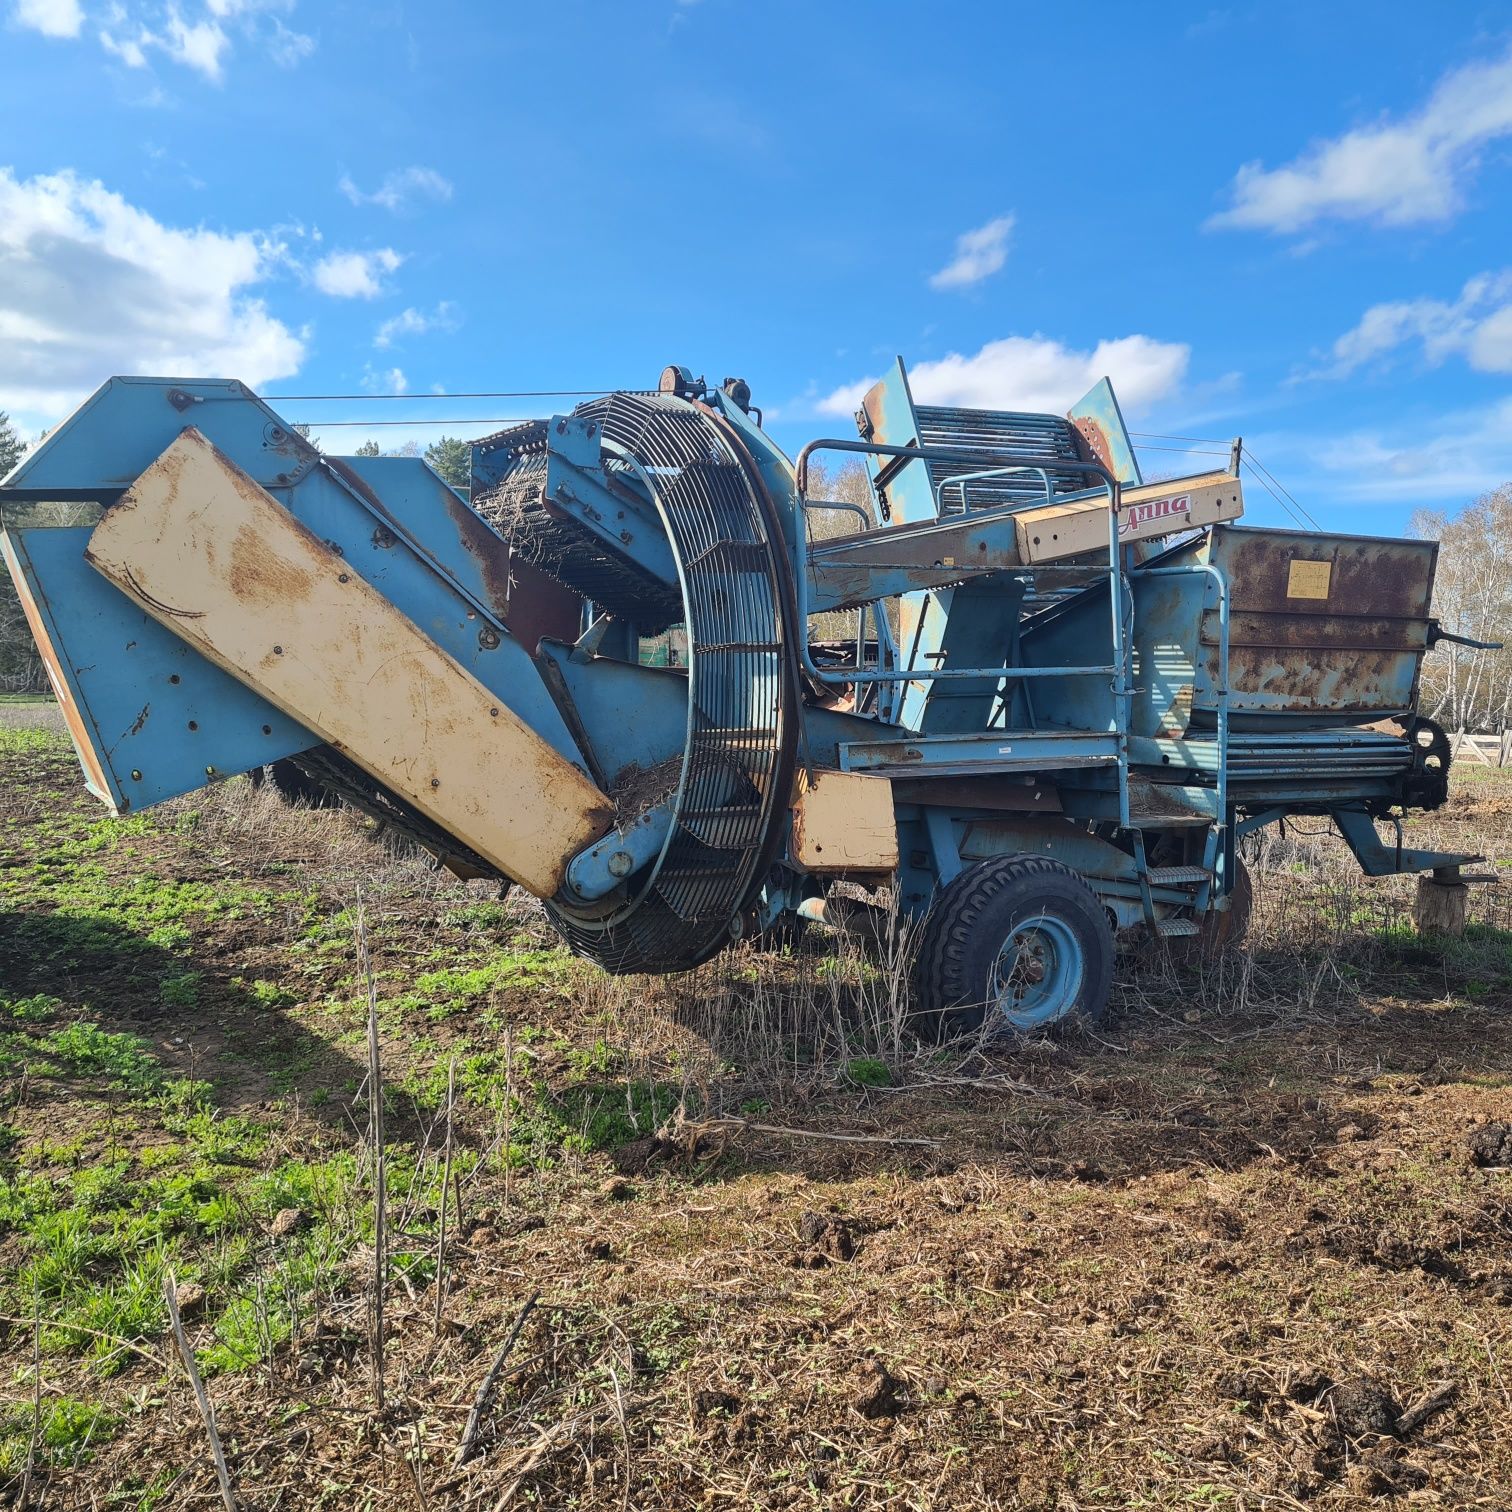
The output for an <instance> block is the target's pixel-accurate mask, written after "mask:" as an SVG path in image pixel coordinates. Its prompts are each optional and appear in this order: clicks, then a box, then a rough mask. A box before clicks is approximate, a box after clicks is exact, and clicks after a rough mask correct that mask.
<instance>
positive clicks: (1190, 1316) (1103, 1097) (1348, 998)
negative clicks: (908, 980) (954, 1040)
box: [0, 729, 1512, 1512]
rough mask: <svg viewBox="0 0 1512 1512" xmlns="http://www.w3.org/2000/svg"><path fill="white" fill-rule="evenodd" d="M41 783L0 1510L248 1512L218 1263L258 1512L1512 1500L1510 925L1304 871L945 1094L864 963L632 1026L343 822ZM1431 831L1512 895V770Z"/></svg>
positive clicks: (451, 886) (1499, 904)
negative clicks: (221, 1469)
mask: <svg viewBox="0 0 1512 1512" xmlns="http://www.w3.org/2000/svg"><path fill="white" fill-rule="evenodd" d="M0 756H3V758H4V762H5V772H6V780H5V782H4V784H3V789H0V1071H3V1074H4V1107H3V1110H0V1119H3V1123H0V1348H3V1350H4V1352H5V1356H6V1358H5V1360H4V1368H3V1373H0V1379H3V1383H4V1384H3V1386H0V1394H3V1402H0V1481H3V1484H4V1485H5V1486H7V1487H8V1490H6V1491H0V1500H3V1499H4V1497H6V1496H8V1497H9V1498H10V1504H12V1505H19V1504H21V1503H22V1502H23V1501H24V1502H25V1503H26V1504H27V1505H30V1506H32V1507H48V1508H55V1509H63V1508H75V1507H77V1508H86V1507H87V1508H100V1509H105V1508H110V1509H116V1508H134V1509H147V1508H154V1507H157V1508H178V1507H202V1508H211V1507H216V1506H220V1505H222V1502H221V1497H220V1492H219V1491H218V1489H217V1481H216V1472H215V1468H214V1466H213V1463H212V1457H211V1445H210V1438H209V1435H208V1433H207V1431H206V1428H205V1425H204V1423H203V1421H202V1418H201V1416H200V1413H199V1412H198V1410H197V1409H196V1406H195V1401H194V1397H193V1395H192V1394H191V1392H190V1389H189V1386H188V1384H187V1381H186V1376H185V1371H184V1368H183V1365H182V1363H181V1361H180V1358H179V1355H178V1353H177V1351H176V1349H175V1345H174V1340H173V1336H172V1334H171V1333H170V1332H169V1331H168V1328H167V1323H166V1316H165V1308H164V1302H163V1288H164V1280H165V1277H166V1276H167V1275H169V1274H170V1273H171V1274H172V1276H173V1277H174V1279H175V1282H176V1286H177V1294H178V1298H179V1305H180V1308H181V1310H182V1312H183V1315H184V1328H185V1330H186V1334H187V1337H188V1339H189V1341H190V1342H191V1344H192V1346H193V1349H194V1351H195V1353H196V1356H197V1359H198V1363H199V1368H200V1370H201V1371H202V1372H203V1374H204V1377H205V1387H206V1391H207V1393H208V1397H209V1399H210V1401H211V1402H212V1403H213V1407H214V1412H215V1416H216V1419H217V1422H218V1426H219V1438H220V1440H221V1442H222V1444H223V1446H224V1454H225V1460H226V1466H227V1476H228V1479H229V1482H230V1485H231V1487H232V1488H233V1494H234V1498H235V1504H236V1505H237V1506H239V1507H242V1508H245V1509H268V1512H271V1509H274V1508H280V1509H289V1512H303V1509H314V1508H333V1509H334V1508H416V1509H442V1508H447V1509H451V1508H457V1509H461V1508H478V1509H495V1508H505V1507H511V1506H519V1507H549V1508H588V1509H599V1508H602V1509H611V1508H617V1509H624V1508H662V1507H667V1508H673V1507H676V1508H682V1507H704V1508H730V1509H740V1508H747V1507H754V1508H773V1509H776V1508H795V1509H796V1508H842V1507H843V1508H857V1507H864V1508H883V1507H887V1508H1005V1509H1006V1508H1057V1509H1072V1508H1125V1507H1140V1508H1155V1507H1161V1508H1164V1507H1171V1508H1175V1507H1181V1508H1191V1507H1222V1508H1261V1507H1267V1508H1269V1507H1282V1508H1296V1507H1305V1508H1313V1507H1319V1508H1324V1507H1326V1508H1339V1507H1357V1506H1358V1507H1365V1506H1371V1507H1382V1508H1384V1507H1393V1506H1402V1507H1406V1506H1414V1507H1416V1506H1442V1507H1454V1508H1460V1507H1486V1508H1512V1490H1509V1488H1512V1395H1509V1391H1512V1358H1509V1357H1508V1352H1507V1350H1508V1342H1509V1336H1512V1327H1509V1324H1512V1172H1509V1171H1508V1169H1507V1167H1509V1166H1512V1133H1509V1132H1508V1127H1507V1126H1508V1125H1512V1091H1509V1073H1512V1018H1509V1009H1512V933H1509V932H1508V931H1509V926H1512V917H1509V905H1508V902H1507V900H1506V899H1505V898H1504V896H1503V895H1502V894H1501V893H1500V892H1499V891H1498V890H1497V889H1493V888H1488V889H1484V890H1481V891H1480V892H1478V893H1477V895H1476V898H1475V902H1474V911H1475V918H1476V919H1477V923H1476V925H1475V926H1474V927H1473V928H1472V930H1471V932H1470V936H1469V937H1467V939H1466V940H1464V941H1462V942H1457V943H1455V944H1453V945H1452V946H1450V947H1449V948H1448V949H1447V950H1444V949H1440V948H1438V947H1436V946H1430V945H1427V944H1425V943H1423V942H1421V941H1419V940H1417V939H1416V938H1415V937H1414V936H1413V935H1412V933H1411V932H1410V928H1408V927H1407V925H1406V923H1405V909H1406V902H1407V900H1408V898H1409V897H1410V888H1409V886H1408V884H1405V883H1401V882H1392V883H1367V882H1365V881H1364V880H1363V879H1361V878H1360V877H1358V875H1357V874H1356V873H1355V872H1354V871H1353V862H1352V861H1351V860H1350V859H1349V857H1348V855H1347V853H1345V852H1344V851H1343V848H1342V846H1341V845H1340V844H1339V843H1338V842H1336V841H1331V840H1329V839H1328V838H1326V837H1324V836H1322V835H1320V834H1311V833H1310V834H1307V835H1298V834H1293V835H1290V836H1285V837H1280V838H1276V839H1273V840H1272V841H1271V842H1270V843H1269V844H1268V845H1267V847H1266V848H1265V849H1264V851H1263V852H1261V853H1259V854H1257V855H1256V856H1255V857H1254V858H1253V859H1252V865H1253V867H1254V870H1255V877H1256V884H1257V886H1256V892H1257V907H1256V917H1255V922H1254V926H1253V930H1252V934H1251V938H1250V943H1249V946H1248V948H1247V949H1246V950H1245V951H1244V952H1241V953H1238V954H1235V955H1233V956H1231V957H1229V958H1227V959H1225V960H1223V961H1220V962H1218V963H1215V964H1214V965H1212V966H1211V967H1207V968H1199V967H1195V966H1190V965H1181V964H1179V963H1175V962H1172V961H1170V960H1169V959H1166V958H1161V957H1152V958H1149V959H1143V960H1140V959H1132V958H1131V959H1129V960H1127V961H1125V963H1124V966H1123V969H1122V975H1121V984H1120V987H1119V989H1118V993H1117V1001H1116V1002H1115V1005H1114V1008H1113V1010H1112V1011H1111V1012H1110V1014H1109V1017H1108V1019H1107V1020H1106V1021H1105V1022H1104V1023H1103V1024H1102V1025H1100V1026H1098V1027H1097V1029H1096V1030H1095V1032H1093V1031H1086V1032H1081V1033H1077V1034H1072V1035H1069V1036H1065V1037H1061V1038H1059V1039H1054V1040H1045V1041H1036V1042H1032V1043H1028V1044H1025V1045H1022V1046H1021V1047H1019V1048H1017V1049H1016V1050H1013V1051H1011V1052H1008V1051H997V1052H994V1053H991V1054H987V1053H983V1052H982V1051H980V1050H979V1049H976V1048H973V1047H970V1046H963V1047H957V1048H954V1049H951V1050H949V1051H946V1052H940V1051H938V1050H934V1049H929V1050H926V1049H921V1048H920V1047H919V1046H918V1045H916V1044H915V1043H914V1042H913V1041H912V1040H911V1039H910V1037H909V1036H908V1034H907V1030H906V1027H905V1025H904V1020H903V1010H904V1006H905V1000H906V993H905V991H904V985H903V974H902V972H901V970H899V969H897V968H896V967H895V966H893V965H890V964H889V963H887V962H885V961H882V962H879V961H876V960H871V959H866V958H862V957H860V956H857V955H855V954H852V953H848V952H845V951H843V950H842V951H841V952H840V953H838V954H836V953H835V948H834V946H833V944H832V942H830V941H826V940H824V939H820V938H818V937H817V936H811V937H809V938H808V939H806V940H805V941H804V942H803V944H802V945H801V946H800V947H799V948H798V949H796V950H795V951H791V952H789V953H787V954H784V955H753V954H735V955H732V956H730V957H728V958H726V959H723V960H721V961H719V962H717V963H715V964H714V965H712V966H710V967H707V968H705V969H704V970H702V971H701V972H699V973H698V974H697V975H696V976H694V977H691V978H684V979H680V980H676V981H669V982H647V981H644V980H634V981H612V980H608V979H605V978H603V977H601V976H599V975H598V974H597V973H596V972H594V971H593V970H592V969H591V968H587V967H584V966H583V965H581V964H580V963H578V962H576V961H574V960H572V959H571V958H569V957H567V956H566V955H564V954H562V953H561V952H560V951H558V950H557V949H556V948H555V947H554V945H553V944H552V937H551V936H550V935H549V933H548V932H547V931H546V930H545V928H544V927H543V925H542V922H541V920H540V918H539V916H538V914H537V913H536V912H535V910H534V909H533V907H532V906H530V905H529V904H527V903H518V902H516V901H515V900H513V899H510V900H509V901H507V902H504V903H501V902H499V901H498V900H497V899H496V898H495V897H494V895H493V893H492V892H491V891H490V890H489V889H488V888H486V887H484V886H483V885H482V884H472V885H464V884H462V883H458V882H455V881H452V880H450V879H448V878H446V877H444V876H440V875H437V874H435V873H433V872H430V871H428V870H426V868H425V867H424V865H423V864H422V863H421V862H420V861H418V860H416V859H415V858H413V857H410V856H406V855H402V854H396V853H394V851H393V850H392V849H391V848H389V847H388V846H386V844H385V842H384V840H383V839H382V837H380V836H376V835H375V834H373V833H372V832H371V831H370V830H369V829H368V828H367V827H365V826H364V824H363V823H362V822H360V821H359V820H358V819H356V818H355V817H354V816H352V815H350V814H346V813H340V812H336V813H327V812H314V813H311V812H305V811H296V810H287V809H283V808H281V807H279V806H278V804H277V802H276V800H274V799H273V798H272V797H271V795H269V794H267V793H266V792H255V791H253V790H252V789H251V788H250V786H249V785H248V784H247V783H245V782H244V781H240V780H239V781H236V782H232V783H228V784H226V785H224V786H223V787H221V788H219V789H218V790H216V791H215V792H213V793H211V794H207V795H203V796H202V797H199V798H197V799H194V800H181V801H179V802H178V803H175V804H173V805H169V806H167V807H166V808H164V809H162V810H159V811H155V812H154V813H152V814H149V815H144V816H140V817H133V818H128V819H125V820H111V819H108V818H106V817H104V816H103V812H102V811H101V810H100V809H99V807H98V806H97V805H96V804H95V803H94V801H93V800H91V799H90V798H88V797H87V796H86V795H85V794H84V793H83V792H82V790H81V788H80V786H79V781H78V774H77V770H76V768H75V766H74V763H73V760H72V756H71V753H70V752H69V751H68V748H67V746H66V744H65V743H64V742H63V741H62V740H61V739H60V738H59V737H57V736H56V735H54V734H51V733H48V732H45V731H34V730H27V729H10V730H4V729H0ZM1307 828H1309V829H1310V830H1314V831H1316V830H1321V828H1322V824H1321V821H1318V822H1314V823H1312V824H1310V825H1309V826H1307ZM1408 839H1409V843H1419V844H1423V843H1427V844H1432V843H1442V844H1445V845H1449V846H1453V847H1463V848H1468V849H1479V850H1482V851H1484V852H1485V853H1486V854H1487V855H1488V856H1489V857H1490V858H1491V862H1492V863H1493V864H1494V865H1496V866H1497V867H1498V868H1499V869H1508V870H1512V779H1509V778H1506V777H1504V776H1503V775H1502V774H1499V773H1495V772H1487V771H1484V770H1466V771H1464V772H1463V773H1457V774H1456V791H1455V796H1454V798H1453V800H1452V801H1451V804H1450V806H1449V807H1448V808H1446V809H1445V810H1444V811H1442V812H1441V813H1440V814H1438V815H1433V816H1428V817H1427V818H1426V819H1422V820H1419V821H1417V822H1415V823H1414V824H1412V825H1410V826H1409V828H1408ZM370 1007H371V1009H372V1014H371V1016H372V1018H373V1021H374V1022H375V1024H376V1028H377V1042H378V1049H379V1058H380V1061H381V1076H382V1095H381V1097H377V1098H373V1097H372V1096H370V1093H371V1091H372V1088H371V1084H370V1079H369V1070H368V1068H369V1045H368V1022H369V1017H370ZM449 1088H450V1092H449V1090H448V1089H449ZM449 1108H450V1110H451V1114H452V1116H451V1117H450V1118H448V1116H447V1115H448V1109H449ZM380 1109H381V1112H382V1122H383V1140H382V1143H381V1150H382V1159H381V1161H380V1160H379V1159H377V1158H376V1157H375V1151H376V1150H377V1149H378V1148H380V1146H376V1145H375V1143H374V1141H373V1138H372V1128H373V1123H374V1115H375V1113H376V1112H377V1111H378V1110H380ZM658 1130H663V1131H664V1134H665V1137H663V1138H661V1139H658V1138H656V1134H657V1131H658ZM380 1179H381V1180H382V1182H383V1191H384V1195H385V1211H384V1214H383V1223H382V1229H381V1234H380V1231H379V1228H378V1225H377V1223H376V1221H375V1202H374V1197H375V1192H376V1190H377V1186H378V1182H379V1180H380ZM377 1276H381V1277H382V1281H383V1284H382V1287H381V1289H380V1288H379V1287H378V1286H377V1285H376V1284H375V1277H377ZM380 1296H381V1303H382V1306H381V1320H380V1318H379V1317H378V1316H377V1314H378V1312H379V1308H378V1305H377V1304H378V1300H379V1298H380ZM532 1304H533V1305H532ZM380 1339H381V1350H380V1348H379V1347H378V1341H379V1340H380ZM491 1365H497V1369H496V1370H495V1371H494V1372H493V1381H492V1385H491V1389H489V1390H485V1391H482V1392H481V1393H480V1386H482V1384H483V1382H484V1379H485V1376H486V1375H487V1374H489V1372H490V1366H491ZM480 1404H481V1405H480ZM470 1415H472V1416H473V1417H474V1419H475V1420H474V1421H473V1422H472V1425H471V1427H469V1420H470ZM460 1446H465V1447H460ZM459 1447H460V1452H459Z"/></svg>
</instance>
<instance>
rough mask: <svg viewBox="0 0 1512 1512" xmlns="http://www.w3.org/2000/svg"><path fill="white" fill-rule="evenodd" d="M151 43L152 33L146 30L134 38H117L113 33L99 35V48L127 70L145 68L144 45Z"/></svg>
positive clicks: (145, 53) (106, 32) (103, 32)
mask: <svg viewBox="0 0 1512 1512" xmlns="http://www.w3.org/2000/svg"><path fill="white" fill-rule="evenodd" d="M151 41H152V33H151V32H149V31H146V30H143V31H142V32H140V33H139V34H138V35H137V36H136V37H118V36H116V35H115V34H114V33H113V32H108V31H102V32H101V33H100V46H101V47H103V48H104V49H105V51H106V52H108V53H111V54H113V55H114V56H115V57H117V58H119V59H120V60H121V62H123V63H124V64H125V65H126V66H127V68H146V66H147V50H146V44H147V43H149V42H151Z"/></svg>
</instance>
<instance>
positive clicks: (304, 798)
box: [263, 758, 341, 809]
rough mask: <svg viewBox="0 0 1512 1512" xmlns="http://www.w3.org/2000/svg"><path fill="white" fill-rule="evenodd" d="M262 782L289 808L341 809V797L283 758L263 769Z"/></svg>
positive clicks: (301, 768)
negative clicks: (299, 805) (300, 805)
mask: <svg viewBox="0 0 1512 1512" xmlns="http://www.w3.org/2000/svg"><path fill="white" fill-rule="evenodd" d="M263 780H264V781H265V782H266V783H267V784H268V786H269V787H271V788H272V789H273V791H274V792H275V793H277V794H278V796H279V797H280V798H281V799H282V800H283V801H284V802H285V803H286V804H288V805H289V806H290V807H291V808H292V807H294V806H296V805H298V804H303V805H304V806H305V808H312V809H333V808H340V807H341V795H340V794H339V793H333V792H332V791H331V790H330V788H328V787H326V786H325V785H324V784H322V783H320V782H317V781H316V780H315V778H313V777H312V776H310V774H309V773H308V772H307V771H305V769H304V768H303V767H301V766H297V765H296V764H295V763H294V762H293V761H291V760H289V759H287V758H285V759H284V760H282V761H275V762H272V763H270V764H269V765H268V766H266V767H264V768H263Z"/></svg>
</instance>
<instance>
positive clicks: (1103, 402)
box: [1066, 378, 1141, 487]
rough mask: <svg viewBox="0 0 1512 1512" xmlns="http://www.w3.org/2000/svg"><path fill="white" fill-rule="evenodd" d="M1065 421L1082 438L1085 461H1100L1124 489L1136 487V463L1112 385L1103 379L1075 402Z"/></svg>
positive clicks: (1137, 473)
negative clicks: (1069, 423)
mask: <svg viewBox="0 0 1512 1512" xmlns="http://www.w3.org/2000/svg"><path fill="white" fill-rule="evenodd" d="M1066 418H1067V419H1068V420H1069V421H1070V422H1071V424H1072V425H1073V426H1074V427H1075V428H1076V432H1077V434H1078V435H1079V436H1080V437H1081V439H1082V444H1083V446H1084V447H1085V448H1086V455H1087V460H1088V461H1091V462H1101V463H1102V465H1103V466H1104V467H1106V468H1107V469H1108V471H1109V472H1110V473H1112V474H1113V476H1114V477H1115V478H1117V479H1118V481H1119V482H1120V483H1122V484H1124V485H1125V486H1126V487H1137V486H1138V485H1139V483H1140V481H1141V480H1140V474H1139V462H1138V460H1137V459H1136V458H1135V456H1134V447H1133V444H1132V443H1131V442H1130V440H1129V432H1128V430H1127V428H1126V427H1125V426H1124V418H1123V412H1122V411H1121V410H1120V409H1119V407H1118V398H1117V396H1116V395H1115V394H1114V392H1113V385H1112V384H1111V383H1109V382H1108V380H1107V379H1106V378H1104V379H1103V380H1102V381H1101V382H1100V383H1097V384H1095V385H1094V386H1093V387H1092V388H1091V389H1089V390H1088V391H1087V393H1086V394H1084V395H1083V396H1082V397H1081V398H1080V399H1078V400H1077V401H1076V403H1075V404H1074V405H1072V407H1071V409H1070V410H1069V411H1068V412H1067V415H1066Z"/></svg>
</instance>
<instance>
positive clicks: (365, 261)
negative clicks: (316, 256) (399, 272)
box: [310, 247, 404, 299]
mask: <svg viewBox="0 0 1512 1512" xmlns="http://www.w3.org/2000/svg"><path fill="white" fill-rule="evenodd" d="M403 261H404V259H403V258H402V257H401V256H400V255H399V253H397V252H396V251H394V249H393V248H392V247H380V248H379V249H378V250H377V251H376V252H332V253H330V254H329V255H327V256H325V257H322V258H321V259H320V261H319V262H318V263H316V264H315V266H314V268H313V269H311V272H310V276H311V278H312V279H313V280H314V283H315V287H316V288H317V289H319V290H320V292H321V293H322V294H329V295H331V296H332V297H333V298H335V299H376V298H377V296H378V295H380V294H381V293H383V276H384V274H386V273H392V272H393V271H394V270H395V269H396V268H397V267H398V266H399V264H400V263H402V262H403Z"/></svg>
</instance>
